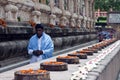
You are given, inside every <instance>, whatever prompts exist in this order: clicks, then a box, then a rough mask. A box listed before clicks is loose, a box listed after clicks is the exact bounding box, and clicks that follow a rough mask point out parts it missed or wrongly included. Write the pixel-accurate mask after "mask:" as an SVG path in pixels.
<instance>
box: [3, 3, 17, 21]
mask: <svg viewBox="0 0 120 80" xmlns="http://www.w3.org/2000/svg"><path fill="white" fill-rule="evenodd" d="M5 11H6V15H5V19H6V20H8V21H17V12H18V8H17V6H15V5H13V4H12V3H10V2H9V3H8V5H6V7H5Z"/></svg>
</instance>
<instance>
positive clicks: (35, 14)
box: [32, 11, 41, 23]
mask: <svg viewBox="0 0 120 80" xmlns="http://www.w3.org/2000/svg"><path fill="white" fill-rule="evenodd" d="M40 15H41V12H40V11H33V12H32V20H33V21H34V22H35V23H41V21H40Z"/></svg>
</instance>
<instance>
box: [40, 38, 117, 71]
mask: <svg viewBox="0 0 120 80" xmlns="http://www.w3.org/2000/svg"><path fill="white" fill-rule="evenodd" d="M115 41H116V39H110V40H105V41H102V42H100V43H97V44H95V45H93V46H91V47H87V48H85V49H82V50H80V51H75V52H73V53H70V54H68V55H67V56H61V57H60V56H59V57H57V58H56V61H53V62H51V61H48V62H44V63H41V64H40V68H41V69H46V70H49V71H54V69H55V71H63V70H67V69H68V68H67V64H70V62H72V60H73V62H72V64H74V63H75V64H78V63H79V62H74V61H75V60H77V61H79V60H78V58H79V59H87V55H88V56H89V55H90V56H92V55H93V53H97V52H98V51H99V50H101V49H103V48H105V47H106V46H108V45H110V44H111V43H113V42H115ZM70 56H71V57H70ZM58 58H59V59H58ZM61 62H62V63H61ZM46 63H47V64H46ZM59 63H60V64H59ZM66 63H67V64H66ZM60 66H61V67H60ZM63 67H64V68H65V69H63V70H61V69H62V68H63Z"/></svg>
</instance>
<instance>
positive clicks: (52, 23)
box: [50, 14, 56, 26]
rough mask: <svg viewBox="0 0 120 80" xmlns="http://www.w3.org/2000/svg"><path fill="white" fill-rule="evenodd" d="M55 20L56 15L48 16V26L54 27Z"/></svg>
mask: <svg viewBox="0 0 120 80" xmlns="http://www.w3.org/2000/svg"><path fill="white" fill-rule="evenodd" d="M55 19H56V15H54V14H51V15H50V25H51V26H52V25H53V26H54V25H55V24H56V23H55Z"/></svg>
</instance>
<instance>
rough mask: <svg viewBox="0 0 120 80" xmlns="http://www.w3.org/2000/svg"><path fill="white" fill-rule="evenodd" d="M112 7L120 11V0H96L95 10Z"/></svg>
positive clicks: (107, 9)
mask: <svg viewBox="0 0 120 80" xmlns="http://www.w3.org/2000/svg"><path fill="white" fill-rule="evenodd" d="M110 8H112V9H113V11H120V0H95V10H97V9H100V10H102V11H109V9H110Z"/></svg>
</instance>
